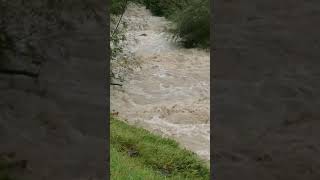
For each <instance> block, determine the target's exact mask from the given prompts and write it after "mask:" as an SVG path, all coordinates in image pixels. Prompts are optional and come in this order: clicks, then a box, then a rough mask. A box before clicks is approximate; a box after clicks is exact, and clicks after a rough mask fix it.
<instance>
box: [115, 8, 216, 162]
mask: <svg viewBox="0 0 320 180" xmlns="http://www.w3.org/2000/svg"><path fill="white" fill-rule="evenodd" d="M123 21H124V22H126V23H127V25H128V27H127V32H126V39H127V46H126V47H125V51H127V52H128V53H131V55H133V56H135V61H137V62H139V64H140V66H141V68H137V69H136V70H134V71H133V72H131V73H129V74H127V76H126V81H125V82H124V83H123V86H122V87H118V86H112V87H111V110H114V111H117V112H119V116H120V117H121V118H122V119H126V120H127V121H128V122H129V123H130V124H135V125H137V126H141V127H143V128H145V129H147V130H149V131H152V132H154V133H156V134H160V135H163V136H165V137H169V138H172V139H175V140H176V141H177V142H179V143H180V144H181V145H182V146H183V147H185V148H187V149H189V150H191V151H193V152H195V153H197V154H198V155H199V156H200V157H202V158H203V159H205V160H209V159H210V117H209V114H210V101H209V100H210V91H209V90H210V54H209V52H207V51H205V50H199V49H185V48H182V47H181V46H179V45H178V44H177V43H176V42H175V41H173V40H172V39H170V34H168V32H167V29H168V28H169V27H170V22H169V21H168V20H166V19H165V18H163V17H156V16H152V14H151V13H150V12H149V11H148V10H146V9H145V7H143V6H139V5H135V4H129V5H128V7H127V10H126V12H125V14H124V17H123Z"/></svg>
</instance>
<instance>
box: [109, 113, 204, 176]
mask: <svg viewBox="0 0 320 180" xmlns="http://www.w3.org/2000/svg"><path fill="white" fill-rule="evenodd" d="M110 120H111V121H110V133H111V138H110V154H111V155H110V157H111V158H110V165H111V178H112V179H116V180H122V179H130V178H131V179H153V180H157V179H159V180H160V179H161V180H162V179H199V180H201V179H206V180H207V179H209V168H208V166H207V165H206V163H205V162H204V161H202V160H200V159H199V158H198V156H197V155H196V154H195V153H193V152H191V151H188V150H185V149H182V148H181V147H180V146H179V145H178V143H177V142H175V141H174V140H170V139H167V138H162V137H160V136H157V135H154V134H151V133H150V132H149V131H147V130H144V129H142V128H137V127H133V126H131V125H128V124H126V123H125V122H122V121H120V120H119V119H118V118H116V117H111V118H110Z"/></svg>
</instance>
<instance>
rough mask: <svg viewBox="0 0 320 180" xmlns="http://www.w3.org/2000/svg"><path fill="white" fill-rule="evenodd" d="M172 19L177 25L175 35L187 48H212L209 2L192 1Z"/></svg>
mask: <svg viewBox="0 0 320 180" xmlns="http://www.w3.org/2000/svg"><path fill="white" fill-rule="evenodd" d="M170 17H171V19H172V20H173V21H174V22H175V23H176V27H175V28H174V30H173V33H174V34H175V36H176V37H180V38H181V40H182V42H183V44H184V45H185V47H203V48H205V47H209V46H210V8H209V0H191V1H190V3H188V5H186V6H184V8H182V9H179V10H177V11H176V13H173V14H172V16H170Z"/></svg>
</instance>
